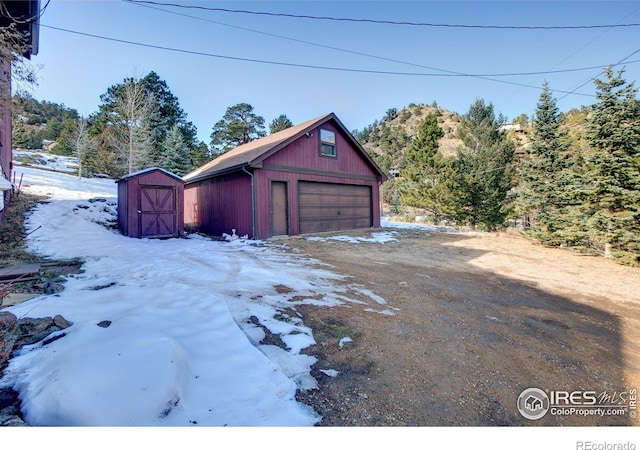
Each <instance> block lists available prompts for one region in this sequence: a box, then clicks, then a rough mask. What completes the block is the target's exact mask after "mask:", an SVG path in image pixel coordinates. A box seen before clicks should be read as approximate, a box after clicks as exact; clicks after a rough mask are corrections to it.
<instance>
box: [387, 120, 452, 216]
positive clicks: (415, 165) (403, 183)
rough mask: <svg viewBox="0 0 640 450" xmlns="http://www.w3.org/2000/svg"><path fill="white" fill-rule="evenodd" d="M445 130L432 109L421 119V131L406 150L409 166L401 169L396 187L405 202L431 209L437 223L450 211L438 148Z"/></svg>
mask: <svg viewBox="0 0 640 450" xmlns="http://www.w3.org/2000/svg"><path fill="white" fill-rule="evenodd" d="M442 137H444V132H443V131H442V129H441V128H440V126H439V125H438V118H437V117H436V115H435V114H433V113H430V114H428V115H427V117H426V118H425V119H424V120H423V121H422V122H421V123H420V127H419V129H418V134H417V135H416V137H415V138H414V140H413V142H412V143H411V145H410V146H409V147H408V148H407V149H406V151H405V160H406V167H405V168H404V169H403V170H401V171H400V175H401V178H400V179H399V180H398V183H397V189H398V192H399V194H400V200H401V203H402V205H403V206H412V207H415V208H421V209H424V210H426V211H427V212H429V213H430V214H431V215H432V217H433V221H434V222H435V223H438V222H440V220H441V219H442V218H443V215H445V214H446V213H448V212H449V211H448V202H447V198H448V193H447V188H448V186H447V182H446V179H445V178H444V176H443V175H444V174H445V173H446V171H445V170H444V169H445V166H446V163H445V161H444V158H443V157H442V155H441V154H440V153H439V152H438V145H439V141H440V139H441V138H442Z"/></svg>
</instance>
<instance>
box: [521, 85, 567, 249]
mask: <svg viewBox="0 0 640 450" xmlns="http://www.w3.org/2000/svg"><path fill="white" fill-rule="evenodd" d="M561 126H562V120H561V119H560V117H559V113H558V107H557V105H556V100H555V99H554V98H553V96H552V94H551V90H550V89H549V85H548V83H546V82H545V83H544V85H543V90H542V93H541V94H540V99H539V101H538V105H537V108H536V113H535V116H534V119H533V134H532V136H531V145H530V146H529V148H528V149H527V158H525V159H524V160H523V161H522V165H521V167H522V172H521V184H520V186H519V189H518V199H517V205H518V207H519V210H520V213H521V214H525V215H526V216H527V217H528V218H529V226H530V228H529V229H527V230H526V231H527V233H528V234H530V235H531V236H533V237H534V238H536V239H537V240H538V241H539V242H541V243H544V244H549V245H560V244H562V243H564V242H565V239H564V238H563V232H564V231H565V230H567V229H568V227H569V223H568V208H570V206H571V205H572V203H573V202H574V200H573V199H572V198H571V195H570V192H571V190H570V189H569V187H570V186H571V183H572V179H573V177H572V175H571V166H572V164H571V160H570V159H569V157H568V153H567V148H568V143H567V141H566V139H564V133H562V132H561V131H560V127H561Z"/></svg>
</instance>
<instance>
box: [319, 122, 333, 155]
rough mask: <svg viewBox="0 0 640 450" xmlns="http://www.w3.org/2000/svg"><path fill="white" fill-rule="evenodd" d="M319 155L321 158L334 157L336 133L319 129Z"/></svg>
mask: <svg viewBox="0 0 640 450" xmlns="http://www.w3.org/2000/svg"><path fill="white" fill-rule="evenodd" d="M320 154H321V155H322V156H333V157H335V156H336V133H335V132H334V131H331V130H323V129H320Z"/></svg>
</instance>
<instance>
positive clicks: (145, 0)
mask: <svg viewBox="0 0 640 450" xmlns="http://www.w3.org/2000/svg"><path fill="white" fill-rule="evenodd" d="M123 1H125V2H127V3H144V4H148V5H157V6H171V7H175V8H184V9H199V10H205V11H218V12H226V13H235V14H252V15H259V16H270V17H287V18H293V19H312V20H325V21H334V22H360V23H374V24H382V25H408V26H416V27H440V28H477V29H498V30H584V29H592V28H623V27H640V23H626V24H610V25H563V26H520V25H464V24H447V23H429V22H404V21H394V20H377V19H358V18H349V17H328V16H311V15H303V14H286V13H272V12H265V11H248V10H243V9H228V8H214V7H207V6H199V5H184V4H178V3H164V2H156V1H149V0H123Z"/></svg>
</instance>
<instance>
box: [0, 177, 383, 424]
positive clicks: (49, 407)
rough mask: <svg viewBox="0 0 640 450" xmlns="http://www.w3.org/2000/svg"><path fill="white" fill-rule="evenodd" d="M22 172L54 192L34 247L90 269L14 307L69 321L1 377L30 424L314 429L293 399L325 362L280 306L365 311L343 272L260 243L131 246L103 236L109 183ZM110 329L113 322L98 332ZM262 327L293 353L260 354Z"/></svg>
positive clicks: (112, 193) (109, 209)
mask: <svg viewBox="0 0 640 450" xmlns="http://www.w3.org/2000/svg"><path fill="white" fill-rule="evenodd" d="M19 172H21V173H24V181H23V190H24V191H27V192H31V193H34V194H40V195H47V196H49V197H50V200H49V201H48V202H47V203H46V204H41V205H39V206H38V207H37V208H36V209H35V210H34V211H33V213H32V214H31V216H30V217H29V219H28V221H27V228H28V231H34V230H36V228H38V227H40V228H38V229H37V230H36V231H34V232H33V233H32V234H31V235H30V236H29V238H28V246H29V248H30V249H31V250H33V251H35V252H38V253H40V254H43V255H47V256H51V257H53V258H78V257H79V258H82V259H84V260H85V261H86V262H85V263H84V265H83V266H82V269H83V272H82V273H81V274H79V275H75V276H71V277H70V278H69V279H68V281H67V282H66V283H65V290H64V291H63V292H61V293H60V294H58V295H54V296H42V297H39V298H36V299H34V300H31V301H29V302H26V303H23V304H21V305H17V306H14V307H12V308H9V310H10V311H11V312H13V313H14V314H16V315H18V316H30V317H44V316H53V315H56V314H62V315H63V316H64V317H65V318H66V319H67V320H69V321H71V322H73V326H72V327H70V328H68V329H66V330H64V331H62V332H59V333H64V334H66V336H64V338H62V339H59V340H56V341H55V342H53V343H50V344H48V345H46V346H41V345H40V344H36V345H34V346H31V347H28V348H26V349H25V350H23V351H22V352H21V353H20V355H19V356H17V357H15V358H13V359H12V361H11V363H10V365H9V367H8V369H7V370H6V371H5V376H4V378H3V379H2V380H1V381H0V385H4V386H9V385H12V386H14V389H16V390H17V391H18V392H19V393H20V395H21V399H22V402H23V409H24V414H25V418H26V420H27V421H28V422H29V423H31V424H34V425H56V426H102V425H109V426H131V425H134V426H158V425H160V426H226V425H229V426H309V425H313V424H315V423H316V422H317V421H318V420H319V419H320V418H319V417H318V416H317V415H316V413H315V412H314V411H313V410H311V409H310V408H309V407H307V406H306V405H304V404H301V403H299V402H297V401H296V400H295V392H296V389H298V388H302V389H311V388H314V387H315V386H316V382H315V380H314V379H313V378H312V377H311V376H310V373H309V372H310V367H311V365H313V364H314V363H315V362H316V360H315V358H313V357H311V356H308V355H304V354H302V353H301V350H303V349H304V348H306V347H308V346H310V345H312V344H314V342H315V341H314V339H313V334H312V332H311V330H310V329H309V328H307V327H306V326H305V325H304V323H302V321H301V319H300V318H299V317H297V316H296V315H295V314H294V313H292V312H291V309H288V310H287V311H285V309H286V308H290V307H292V306H295V305H296V304H301V303H313V304H319V305H324V306H334V305H339V304H344V303H345V302H349V301H353V302H358V303H362V300H352V299H350V298H349V296H348V292H347V291H346V290H345V289H344V288H339V289H338V288H337V287H336V286H334V285H333V284H332V281H334V280H336V279H340V278H341V276H340V275H339V274H335V273H332V272H331V271H330V268H327V269H318V268H315V267H312V263H313V261H312V260H311V259H309V258H308V257H306V256H304V255H292V254H291V253H285V251H284V248H283V247H282V246H277V245H273V244H266V243H264V242H255V241H246V240H242V239H237V240H234V241H232V242H217V241H213V240H210V239H208V238H203V237H200V236H197V235H190V236H189V238H188V239H169V240H146V239H145V240H139V239H131V238H127V237H124V236H122V235H120V234H119V233H118V232H117V230H114V229H113V228H109V227H108V226H109V225H110V224H113V223H114V222H115V213H116V184H115V183H114V181H113V180H101V179H82V180H80V179H78V178H77V177H74V176H70V175H65V174H61V173H54V172H48V171H42V170H37V169H31V168H21V169H19ZM96 199H100V200H98V201H96ZM105 225H106V226H105ZM283 287H286V288H283ZM355 289H357V290H358V293H359V294H360V295H367V293H368V292H369V291H366V290H363V289H358V288H355ZM318 294H320V295H318ZM294 296H295V299H294V298H293V297H294ZM319 297H321V298H322V299H321V300H318V298H319ZM370 298H371V300H372V304H376V305H380V304H383V303H384V299H381V298H379V297H377V296H375V294H373V293H370ZM372 311H374V310H372ZM376 312H379V311H376ZM387 314H389V312H387ZM103 321H110V322H111V324H110V326H108V327H107V328H103V327H100V326H98V325H97V324H98V323H100V322H103ZM264 328H267V329H268V330H269V331H270V332H272V333H275V334H279V335H281V338H282V340H283V341H284V343H285V344H286V346H287V347H288V348H287V349H286V350H285V349H282V348H280V347H277V346H273V345H260V344H259V342H260V341H261V340H262V338H263V337H264V336H265V332H264ZM320 369H323V370H328V371H330V370H332V368H331V367H321V368H320Z"/></svg>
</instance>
